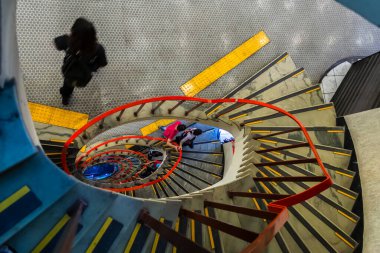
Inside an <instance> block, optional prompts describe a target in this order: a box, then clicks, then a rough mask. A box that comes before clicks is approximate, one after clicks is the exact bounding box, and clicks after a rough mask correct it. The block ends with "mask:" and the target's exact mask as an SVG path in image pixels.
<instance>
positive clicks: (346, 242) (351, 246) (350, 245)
mask: <svg viewBox="0 0 380 253" xmlns="http://www.w3.org/2000/svg"><path fill="white" fill-rule="evenodd" d="M335 235H336V236H337V237H339V239H341V240H342V241H343V242H344V243H345V244H347V245H348V246H349V247H350V248H352V249H354V248H355V246H354V245H352V244H351V243H350V242H349V241H347V240H346V239H344V238H343V236H341V235H340V234H338V233H337V232H335Z"/></svg>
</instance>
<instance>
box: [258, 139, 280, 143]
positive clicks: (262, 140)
mask: <svg viewBox="0 0 380 253" xmlns="http://www.w3.org/2000/svg"><path fill="white" fill-rule="evenodd" d="M258 141H259V142H267V143H273V144H277V141H271V140H266V139H258Z"/></svg>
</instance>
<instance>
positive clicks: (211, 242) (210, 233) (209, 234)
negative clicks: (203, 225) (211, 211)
mask: <svg viewBox="0 0 380 253" xmlns="http://www.w3.org/2000/svg"><path fill="white" fill-rule="evenodd" d="M205 216H206V217H209V215H208V208H207V207H206V208H205ZM207 231H208V236H209V238H210V247H211V249H212V250H213V249H215V243H214V237H213V236H212V231H211V227H210V226H207Z"/></svg>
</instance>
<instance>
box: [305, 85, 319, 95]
mask: <svg viewBox="0 0 380 253" xmlns="http://www.w3.org/2000/svg"><path fill="white" fill-rule="evenodd" d="M320 89H321V87H318V88H315V89H312V90H308V91H306V92H305V94H309V93H312V92H314V91H317V90H320Z"/></svg>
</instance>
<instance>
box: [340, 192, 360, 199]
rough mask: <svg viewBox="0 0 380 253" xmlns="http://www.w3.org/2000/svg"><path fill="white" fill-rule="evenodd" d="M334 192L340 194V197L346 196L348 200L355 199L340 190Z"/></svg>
mask: <svg viewBox="0 0 380 253" xmlns="http://www.w3.org/2000/svg"><path fill="white" fill-rule="evenodd" d="M336 192H338V193H340V194H342V195H344V196H346V197H349V198H350V199H355V197H354V196H352V195H350V194H347V193H345V192H343V191H341V190H337V191H336Z"/></svg>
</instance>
